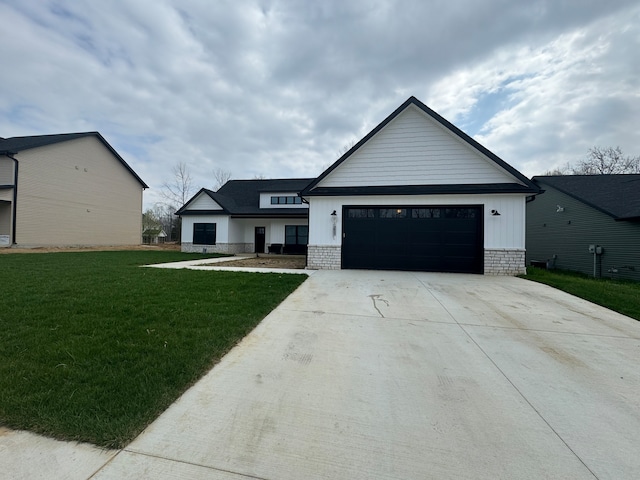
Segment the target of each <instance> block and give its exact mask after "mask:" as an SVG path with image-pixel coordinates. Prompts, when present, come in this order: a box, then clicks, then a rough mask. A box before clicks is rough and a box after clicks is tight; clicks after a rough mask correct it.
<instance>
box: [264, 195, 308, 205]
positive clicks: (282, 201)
mask: <svg viewBox="0 0 640 480" xmlns="http://www.w3.org/2000/svg"><path fill="white" fill-rule="evenodd" d="M301 203H302V198H301V197H298V196H297V195H288V196H282V197H271V205H300V204H301Z"/></svg>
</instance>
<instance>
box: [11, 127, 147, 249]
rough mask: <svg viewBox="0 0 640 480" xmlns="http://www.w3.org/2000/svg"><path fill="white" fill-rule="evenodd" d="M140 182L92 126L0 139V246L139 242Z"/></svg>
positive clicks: (141, 190)
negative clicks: (79, 130) (84, 129)
mask: <svg viewBox="0 0 640 480" xmlns="http://www.w3.org/2000/svg"><path fill="white" fill-rule="evenodd" d="M145 188H148V187H147V185H146V184H145V183H144V182H143V181H142V180H141V179H140V177H138V175H137V174H136V173H135V172H134V171H133V170H132V169H131V167H130V166H129V165H127V163H126V162H125V161H124V160H123V159H122V157H121V156H120V155H119V154H118V153H117V152H116V151H115V150H114V149H113V148H112V147H111V145H109V144H108V143H107V141H106V140H105V139H104V138H103V137H102V135H100V134H99V133H98V132H86V133H69V134H60V135H37V136H29V137H13V138H0V245H3V246H12V245H13V246H24V247H34V246H53V245H55V246H81V245H132V244H139V243H140V239H141V233H142V220H141V218H142V192H143V190H144V189H145Z"/></svg>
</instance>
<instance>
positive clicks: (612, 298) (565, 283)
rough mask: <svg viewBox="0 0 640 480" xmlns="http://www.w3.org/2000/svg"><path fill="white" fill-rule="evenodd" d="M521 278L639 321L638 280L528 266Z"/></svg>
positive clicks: (639, 294) (639, 288) (639, 299)
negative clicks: (599, 276)
mask: <svg viewBox="0 0 640 480" xmlns="http://www.w3.org/2000/svg"><path fill="white" fill-rule="evenodd" d="M522 278H526V279H527V280H533V281H534V282H540V283H544V284H547V285H551V286H552V287H555V288H557V289H558V290H562V291H564V292H567V293H570V294H572V295H575V296H576V297H580V298H584V299H585V300H588V301H590V302H593V303H597V304H598V305H602V306H603V307H606V308H608V309H610V310H614V311H616V312H618V313H622V314H623V315H627V316H629V317H632V318H635V319H636V320H640V283H638V282H631V281H624V280H609V279H601V278H597V279H596V278H591V277H587V276H586V275H582V274H580V273H573V272H564V271H558V270H544V269H542V268H535V267H528V268H527V274H526V275H523V276H522Z"/></svg>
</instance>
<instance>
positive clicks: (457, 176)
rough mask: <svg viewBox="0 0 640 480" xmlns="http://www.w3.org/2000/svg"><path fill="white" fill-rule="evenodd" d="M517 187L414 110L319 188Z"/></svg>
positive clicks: (490, 164)
mask: <svg viewBox="0 0 640 480" xmlns="http://www.w3.org/2000/svg"><path fill="white" fill-rule="evenodd" d="M513 182H517V183H520V182H519V181H517V180H516V179H515V178H514V177H513V176H512V175H510V174H508V173H507V172H505V171H504V170H503V169H502V168H500V167H499V166H498V165H497V164H496V163H495V162H493V161H492V160H490V159H488V158H487V157H485V156H484V155H483V154H481V153H480V152H479V151H477V150H475V149H474V148H472V147H471V146H470V145H468V144H467V143H466V142H464V141H462V140H461V139H460V138H459V137H457V136H456V135H454V134H453V133H451V132H450V131H449V130H447V129H446V128H444V127H443V126H442V125H440V124H439V123H438V122H436V121H435V120H433V119H432V118H431V117H429V116H427V115H426V114H424V112H422V111H421V110H419V109H418V108H416V107H414V106H410V107H408V108H407V109H406V110H405V111H404V112H402V113H401V114H400V115H398V116H397V117H396V118H395V119H393V120H392V121H391V122H390V123H389V124H387V125H386V126H385V127H384V128H383V129H382V130H381V131H380V132H378V133H377V134H376V135H375V136H373V137H372V138H371V139H370V140H369V141H368V142H367V143H366V144H364V145H363V146H362V147H360V148H359V149H358V150H357V151H356V152H355V153H354V154H353V155H351V156H350V157H349V158H348V159H347V160H346V161H345V162H344V163H342V165H340V166H339V167H338V168H336V170H334V171H333V172H331V173H330V174H329V175H328V176H327V177H326V178H324V179H323V180H322V181H321V182H320V183H319V185H318V186H319V187H345V186H380V185H442V184H461V183H464V184H474V183H513Z"/></svg>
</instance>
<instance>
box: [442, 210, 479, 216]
mask: <svg viewBox="0 0 640 480" xmlns="http://www.w3.org/2000/svg"><path fill="white" fill-rule="evenodd" d="M476 211H477V210H476V209H475V208H446V209H445V217H446V218H476Z"/></svg>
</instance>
